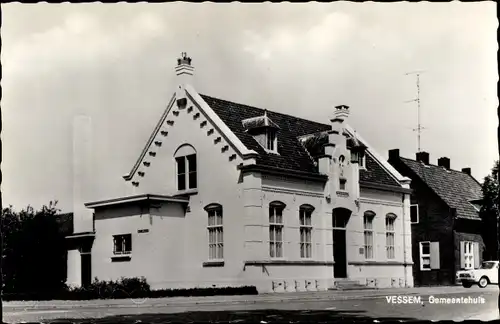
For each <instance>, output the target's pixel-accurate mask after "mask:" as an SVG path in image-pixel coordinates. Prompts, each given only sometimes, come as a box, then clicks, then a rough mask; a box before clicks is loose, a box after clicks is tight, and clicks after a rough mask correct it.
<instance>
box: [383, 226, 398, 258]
mask: <svg viewBox="0 0 500 324" xmlns="http://www.w3.org/2000/svg"><path fill="white" fill-rule="evenodd" d="M395 221H396V219H395V218H393V217H387V218H386V219H385V230H386V233H385V244H386V250H387V259H394V258H395V249H394V240H395V239H394V238H395V232H394V222H395Z"/></svg>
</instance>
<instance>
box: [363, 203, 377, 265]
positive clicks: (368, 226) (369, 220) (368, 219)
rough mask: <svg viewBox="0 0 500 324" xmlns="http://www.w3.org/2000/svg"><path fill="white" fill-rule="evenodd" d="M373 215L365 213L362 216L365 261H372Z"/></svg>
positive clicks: (372, 213)
mask: <svg viewBox="0 0 500 324" xmlns="http://www.w3.org/2000/svg"><path fill="white" fill-rule="evenodd" d="M374 218H375V213H374V212H372V211H366V212H365V213H364V215H363V224H364V237H365V244H364V247H365V259H373V219H374Z"/></svg>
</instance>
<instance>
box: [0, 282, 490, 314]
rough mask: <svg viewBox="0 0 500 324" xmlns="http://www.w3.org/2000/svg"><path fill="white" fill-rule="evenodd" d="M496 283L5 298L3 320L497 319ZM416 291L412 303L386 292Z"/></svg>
mask: <svg viewBox="0 0 500 324" xmlns="http://www.w3.org/2000/svg"><path fill="white" fill-rule="evenodd" d="M498 294H499V291H498V287H497V286H489V287H487V288H485V289H481V288H478V287H472V288H469V289H467V288H463V287H460V286H456V287H431V288H410V289H379V290H354V291H327V292H305V293H286V294H264V295H258V296H212V297H177V298H158V299H142V300H132V299H122V300H93V301H40V302H6V303H4V309H3V317H4V322H6V323H21V322H45V323H52V322H54V323H63V322H64V323H70V322H71V323H88V322H90V321H92V323H138V322H142V323H164V322H207V321H209V322H218V321H221V322H234V323H244V322H261V321H263V322H265V323H272V322H284V321H288V322H289V321H314V322H321V321H329V322H330V321H353V320H354V321H356V320H366V319H370V320H373V319H377V320H379V321H381V320H384V319H392V320H404V321H412V320H455V321H461V320H465V319H477V320H483V321H489V320H495V319H500V316H499V313H498V306H497V300H498ZM392 296H395V297H398V296H399V297H405V296H406V298H408V299H409V298H410V296H412V297H413V298H416V297H420V301H418V300H414V301H416V303H404V302H403V301H401V303H397V298H396V303H389V302H388V298H389V299H391V297H392ZM431 296H435V297H438V298H460V297H465V298H468V297H471V298H480V297H482V298H484V303H481V304H435V303H431V302H430V301H431V299H430V297H431Z"/></svg>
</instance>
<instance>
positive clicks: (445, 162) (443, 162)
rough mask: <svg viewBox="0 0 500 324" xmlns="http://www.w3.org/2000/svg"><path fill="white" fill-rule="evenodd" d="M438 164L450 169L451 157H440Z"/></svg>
mask: <svg viewBox="0 0 500 324" xmlns="http://www.w3.org/2000/svg"><path fill="white" fill-rule="evenodd" d="M438 166H440V167H443V168H445V169H446V170H449V169H450V159H449V158H447V157H442V158H439V159H438Z"/></svg>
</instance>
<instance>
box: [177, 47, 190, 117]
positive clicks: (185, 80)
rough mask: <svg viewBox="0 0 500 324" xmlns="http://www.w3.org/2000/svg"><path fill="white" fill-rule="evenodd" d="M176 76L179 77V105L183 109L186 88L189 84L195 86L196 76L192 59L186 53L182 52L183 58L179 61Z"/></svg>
mask: <svg viewBox="0 0 500 324" xmlns="http://www.w3.org/2000/svg"><path fill="white" fill-rule="evenodd" d="M175 74H176V75H177V91H176V99H177V105H179V108H181V107H183V106H185V104H186V90H185V87H186V85H187V84H189V85H192V84H193V75H194V67H193V66H192V65H191V58H190V57H188V56H187V53H186V52H182V53H181V58H179V59H177V66H176V67H175Z"/></svg>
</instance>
